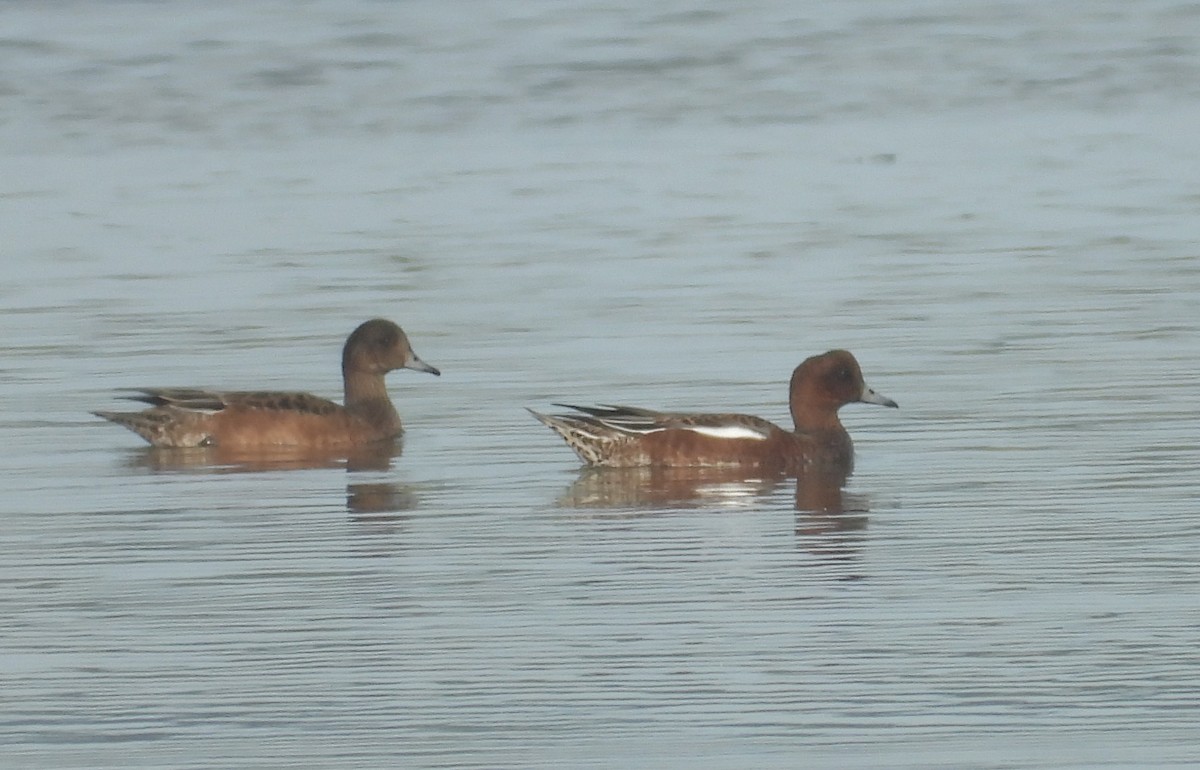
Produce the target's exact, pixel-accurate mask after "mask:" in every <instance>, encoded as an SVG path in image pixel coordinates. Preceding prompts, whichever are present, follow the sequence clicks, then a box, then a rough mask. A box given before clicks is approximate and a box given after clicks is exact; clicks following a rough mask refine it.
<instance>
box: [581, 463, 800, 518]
mask: <svg viewBox="0 0 1200 770" xmlns="http://www.w3.org/2000/svg"><path fill="white" fill-rule="evenodd" d="M783 479H784V477H783V476H771V475H762V474H758V475H755V473H754V471H747V470H746V469H745V468H658V467H638V468H597V467H585V468H583V469H582V470H581V471H580V473H579V477H578V478H577V479H576V480H575V482H574V483H573V484H571V486H570V487H569V488H568V489H567V491H566V492H565V493H563V494H562V495H561V496H560V497H559V499H558V504H559V505H560V506H562V507H565V508H705V507H711V506H731V507H737V506H746V505H748V504H751V503H752V502H753V501H754V500H755V499H757V498H760V497H763V496H765V495H768V494H770V493H771V492H772V491H773V490H774V489H775V488H776V487H777V486H778V485H779V483H780V482H781V481H782V480H783Z"/></svg>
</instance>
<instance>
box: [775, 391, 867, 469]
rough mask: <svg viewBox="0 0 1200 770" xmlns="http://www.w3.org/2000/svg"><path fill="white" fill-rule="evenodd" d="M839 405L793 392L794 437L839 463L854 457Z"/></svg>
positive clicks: (852, 445) (810, 394)
mask: <svg viewBox="0 0 1200 770" xmlns="http://www.w3.org/2000/svg"><path fill="white" fill-rule="evenodd" d="M839 406H840V404H838V403H836V402H833V401H829V400H828V399H822V398H821V397H820V396H819V395H818V394H812V393H809V394H805V393H793V394H792V399H791V412H792V422H793V423H794V424H795V430H796V434H797V435H801V436H805V437H806V438H807V439H808V440H809V441H812V442H813V443H814V444H816V445H817V446H818V447H819V448H820V449H821V452H822V454H824V455H825V456H827V457H829V458H836V459H838V460H839V461H841V462H850V461H851V460H852V458H853V457H854V444H853V443H852V442H851V440H850V434H849V433H847V432H846V428H845V427H844V426H843V425H842V421H841V420H840V419H838V407H839Z"/></svg>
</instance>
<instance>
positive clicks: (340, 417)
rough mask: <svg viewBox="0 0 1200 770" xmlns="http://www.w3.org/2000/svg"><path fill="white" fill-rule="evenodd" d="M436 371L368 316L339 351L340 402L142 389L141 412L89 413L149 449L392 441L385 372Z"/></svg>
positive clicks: (387, 324)
mask: <svg viewBox="0 0 1200 770" xmlns="http://www.w3.org/2000/svg"><path fill="white" fill-rule="evenodd" d="M401 368H404V369H415V370H417V371H422V372H429V373H430V374H440V372H438V370H437V369H435V368H434V367H432V366H430V365H428V364H426V363H425V362H424V361H422V360H421V359H420V358H418V357H417V355H416V354H415V353H414V352H413V351H412V347H411V346H410V345H409V342H408V338H407V337H406V336H405V334H404V332H403V331H402V330H401V329H400V327H399V326H397V325H396V324H394V323H392V322H391V321H386V320H383V319H374V320H371V321H367V322H366V323H364V324H362V325H361V326H359V327H358V328H357V329H355V330H354V332H353V333H352V334H351V335H350V337H349V338H348V339H347V340H346V345H345V347H344V348H343V350H342V378H343V381H344V386H345V405H340V404H336V403H334V402H332V401H329V400H327V399H324V398H320V397H318V396H314V395H312V394H309V393H298V392H276V391H261V392H260V391H215V390H204V389H198V388H142V389H138V390H137V391H136V395H133V396H130V398H132V399H133V400H136V401H143V402H145V403H148V404H150V405H151V407H150V408H149V409H145V410H143V411H141V412H95V414H96V415H98V416H100V417H103V418H104V419H106V420H111V421H112V422H115V423H117V424H118V425H122V426H124V427H126V428H128V429H129V430H131V431H133V432H134V433H137V434H138V435H139V436H141V437H142V438H144V439H146V440H147V441H148V442H150V443H151V444H152V445H154V446H159V447H203V446H220V447H225V448H229V449H242V450H254V449H266V448H273V447H311V448H332V447H343V446H345V447H348V446H356V445H361V444H367V443H371V442H375V441H381V440H385V439H390V438H394V437H395V436H397V435H399V434H400V433H401V431H402V430H403V426H402V425H401V422H400V415H399V414H398V413H397V412H396V408H395V407H394V406H393V405H392V401H391V399H390V398H389V397H388V393H387V387H386V385H385V383H384V375H386V374H387V373H388V372H389V371H392V370H393V369H401Z"/></svg>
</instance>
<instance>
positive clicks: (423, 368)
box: [404, 354, 442, 377]
mask: <svg viewBox="0 0 1200 770" xmlns="http://www.w3.org/2000/svg"><path fill="white" fill-rule="evenodd" d="M404 368H405V369H414V370H416V371H418V372H428V373H429V374H433V375H437V376H438V377H441V376H442V373H441V372H439V371H438V370H437V367H435V366H430V365H429V364H427V363H425V362H424V361H422V360H421V359H419V358H417V356H416V354H413V357H412V358H410V359H408V361H407V362H406V363H405V364H404Z"/></svg>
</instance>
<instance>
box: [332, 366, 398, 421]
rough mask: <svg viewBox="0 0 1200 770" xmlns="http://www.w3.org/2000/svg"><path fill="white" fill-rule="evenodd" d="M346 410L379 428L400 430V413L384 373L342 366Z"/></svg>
mask: <svg viewBox="0 0 1200 770" xmlns="http://www.w3.org/2000/svg"><path fill="white" fill-rule="evenodd" d="M342 380H343V381H344V383H345V387H346V402H345V403H346V411H347V412H350V413H352V414H354V415H356V416H357V417H361V418H362V419H364V420H366V421H367V422H369V423H370V424H371V425H374V426H376V427H378V428H381V429H385V430H391V431H399V430H400V415H399V414H398V413H397V412H396V407H394V406H392V399H391V398H389V397H388V392H387V385H386V384H385V383H384V381H383V375H382V374H375V373H372V372H363V371H359V370H357V369H347V368H345V367H343V368H342Z"/></svg>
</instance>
